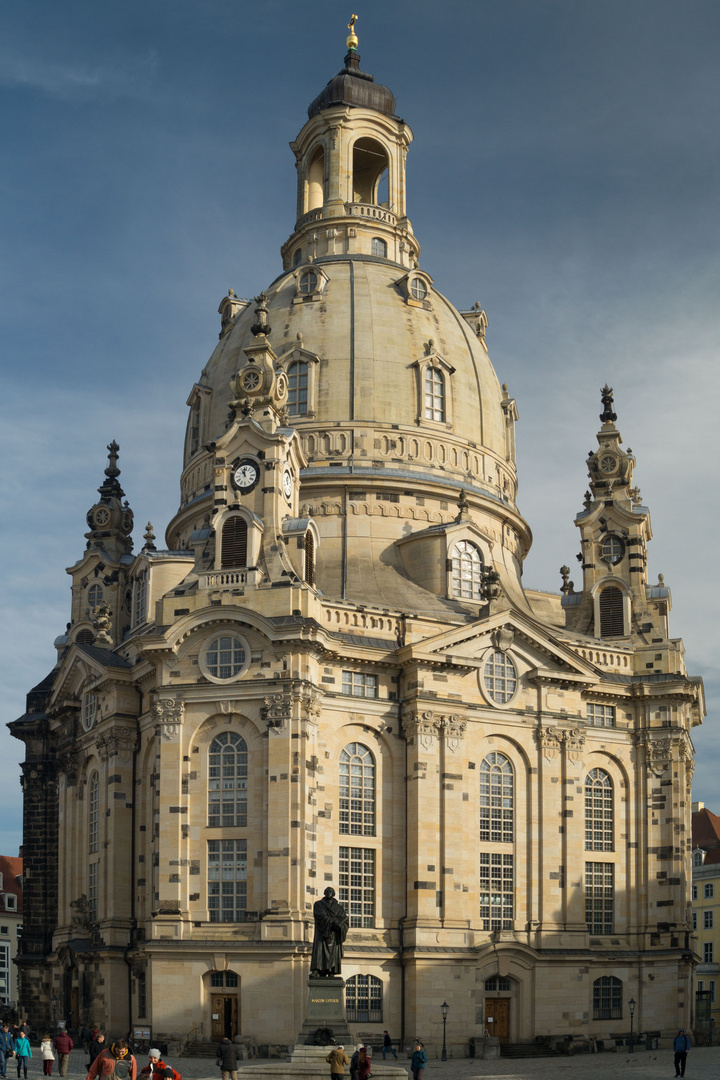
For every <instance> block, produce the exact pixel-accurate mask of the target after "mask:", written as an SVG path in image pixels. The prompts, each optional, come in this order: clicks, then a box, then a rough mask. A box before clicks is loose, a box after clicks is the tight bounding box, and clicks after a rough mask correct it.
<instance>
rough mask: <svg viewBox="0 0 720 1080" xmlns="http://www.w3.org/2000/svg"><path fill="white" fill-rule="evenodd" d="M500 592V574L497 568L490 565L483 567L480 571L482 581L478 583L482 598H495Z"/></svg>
mask: <svg viewBox="0 0 720 1080" xmlns="http://www.w3.org/2000/svg"><path fill="white" fill-rule="evenodd" d="M501 592H502V586H501V585H500V575H499V574H498V572H497V570H495V569H494V568H493V567H492V566H489V567H485V568H484V569H483V571H482V583H481V585H480V596H481V597H482V599H483V600H488V601H492V600H497V598H498V597H499V595H500V593H501Z"/></svg>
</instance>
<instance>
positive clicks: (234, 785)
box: [208, 731, 248, 828]
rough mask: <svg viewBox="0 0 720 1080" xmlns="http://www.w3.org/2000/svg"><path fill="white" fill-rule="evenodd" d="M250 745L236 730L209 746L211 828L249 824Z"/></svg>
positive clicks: (209, 823) (215, 740) (220, 736)
mask: <svg viewBox="0 0 720 1080" xmlns="http://www.w3.org/2000/svg"><path fill="white" fill-rule="evenodd" d="M247 757H248V755H247V745H246V743H245V740H244V739H242V738H241V737H240V736H239V735H238V734H236V733H235V732H234V731H224V732H223V733H222V735H218V736H217V738H215V739H213V741H212V743H211V744H210V754H209V761H208V825H209V826H211V827H212V826H219V825H222V826H225V827H230V828H232V827H233V826H245V825H247V773H248V768H247Z"/></svg>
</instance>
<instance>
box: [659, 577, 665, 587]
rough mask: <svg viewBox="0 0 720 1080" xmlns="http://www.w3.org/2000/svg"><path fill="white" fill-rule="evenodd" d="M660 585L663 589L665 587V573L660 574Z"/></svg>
mask: <svg viewBox="0 0 720 1080" xmlns="http://www.w3.org/2000/svg"><path fill="white" fill-rule="evenodd" d="M658 585H659V587H660V588H661V589H662V588H664V587H665V575H664V574H658Z"/></svg>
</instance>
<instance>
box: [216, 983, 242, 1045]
mask: <svg viewBox="0 0 720 1080" xmlns="http://www.w3.org/2000/svg"><path fill="white" fill-rule="evenodd" d="M210 1005H211V1017H212V1041H213V1042H220V1040H221V1039H234V1038H235V1036H236V1035H237V1034H238V1032H239V1030H240V1028H239V1023H238V999H237V995H235V994H232V995H225V994H213V995H212V998H211V1002H210Z"/></svg>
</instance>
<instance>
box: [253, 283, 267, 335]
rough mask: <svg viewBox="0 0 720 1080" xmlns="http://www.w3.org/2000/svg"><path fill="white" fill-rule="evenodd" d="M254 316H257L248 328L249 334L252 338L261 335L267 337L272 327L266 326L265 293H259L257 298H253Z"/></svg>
mask: <svg viewBox="0 0 720 1080" xmlns="http://www.w3.org/2000/svg"><path fill="white" fill-rule="evenodd" d="M255 303H256V304H257V307H256V308H255V314H256V315H257V322H256V323H253V325H252V326H251V327H250V333H251V334H252V335H253V336H254V337H259V336H260V335H261V334H262V335H263V336H264V337H267V336H268V334H269V333H270V331H271V329H272V327H270V326H268V296H267V293H265V292H261V293H260V295H259V296H256V297H255Z"/></svg>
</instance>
